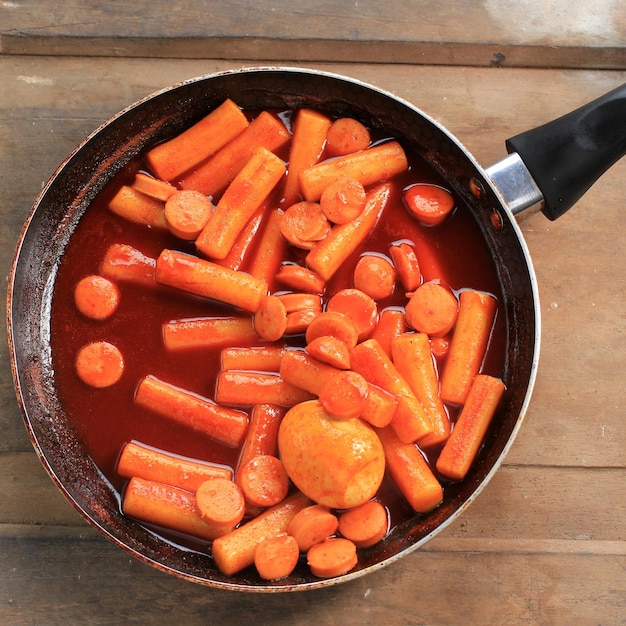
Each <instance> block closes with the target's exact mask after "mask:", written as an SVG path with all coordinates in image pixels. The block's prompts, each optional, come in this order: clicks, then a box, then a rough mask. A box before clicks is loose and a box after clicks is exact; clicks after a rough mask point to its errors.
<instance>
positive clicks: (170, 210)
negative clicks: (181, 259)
mask: <svg viewBox="0 0 626 626" xmlns="http://www.w3.org/2000/svg"><path fill="white" fill-rule="evenodd" d="M212 211H213V203H212V202H211V201H210V200H209V199H208V198H207V197H206V196H205V195H203V194H201V193H200V192H199V191H196V190H195V189H182V190H178V191H175V192H174V193H173V194H172V195H171V196H170V197H169V198H168V199H167V202H166V203H165V221H166V222H167V227H168V228H169V229H170V231H171V232H172V234H173V235H175V236H176V237H179V238H180V239H185V240H187V241H193V240H194V239H196V237H197V236H198V235H199V234H200V233H201V232H202V229H203V228H204V226H205V224H206V223H207V221H208V220H209V217H211V213H212Z"/></svg>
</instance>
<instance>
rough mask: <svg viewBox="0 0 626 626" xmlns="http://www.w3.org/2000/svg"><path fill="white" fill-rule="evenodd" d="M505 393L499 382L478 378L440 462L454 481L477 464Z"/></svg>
mask: <svg viewBox="0 0 626 626" xmlns="http://www.w3.org/2000/svg"><path fill="white" fill-rule="evenodd" d="M503 393H504V383H503V382H502V381H501V380H500V379H499V378H494V377H493V376H488V375H486V374H478V376H476V378H474V382H473V383H472V386H471V388H470V392H469V394H468V396H467V400H466V402H465V404H464V405H463V409H462V410H461V414H460V415H459V418H458V419H457V422H456V424H455V426H454V429H453V431H452V434H451V435H450V437H449V439H448V441H447V442H446V444H445V445H444V447H443V449H442V450H441V454H440V455H439V458H438V459H437V470H438V471H439V472H441V473H442V474H443V475H444V476H446V477H447V478H450V479H452V480H462V479H463V478H465V476H466V475H467V472H468V471H469V468H470V466H471V465H472V463H473V462H474V459H475V458H476V455H477V454H478V450H479V448H480V445H481V444H482V442H483V439H484V437H485V433H486V432H487V428H488V427H489V424H490V423H491V420H492V419H493V416H494V414H495V412H496V409H497V407H498V403H499V402H500V398H501V397H502V394H503Z"/></svg>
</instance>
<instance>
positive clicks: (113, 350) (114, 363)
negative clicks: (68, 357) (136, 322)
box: [76, 341, 124, 388]
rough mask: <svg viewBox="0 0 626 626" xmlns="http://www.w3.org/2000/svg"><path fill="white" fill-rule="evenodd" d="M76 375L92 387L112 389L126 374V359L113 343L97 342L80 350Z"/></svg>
mask: <svg viewBox="0 0 626 626" xmlns="http://www.w3.org/2000/svg"><path fill="white" fill-rule="evenodd" d="M76 373H77V374H78V377H79V378H80V379H81V380H82V381H83V382H84V383H86V384H87V385H89V386H91V387H97V388H103V387H110V386H111V385H114V384H115V383H116V382H118V381H119V379H120V378H121V377H122V374H123V373H124V358H123V357H122V353H121V352H120V351H119V349H118V348H117V347H116V346H114V345H113V344H112V343H109V342H108V341H95V342H93V343H90V344H87V345H86V346H84V347H83V348H81V349H80V350H79V352H78V355H77V356H76Z"/></svg>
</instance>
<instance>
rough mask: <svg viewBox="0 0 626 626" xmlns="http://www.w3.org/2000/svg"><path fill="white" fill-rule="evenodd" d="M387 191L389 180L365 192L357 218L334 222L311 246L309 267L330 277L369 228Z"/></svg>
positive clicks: (388, 189)
mask: <svg viewBox="0 0 626 626" xmlns="http://www.w3.org/2000/svg"><path fill="white" fill-rule="evenodd" d="M390 193H391V185H389V184H388V183H383V184H381V185H379V186H377V187H375V188H374V189H372V190H371V191H370V192H369V193H368V194H367V198H366V202H365V208H364V209H363V211H362V212H361V214H360V215H359V216H358V217H357V218H356V219H354V220H352V221H351V222H347V223H346V224H340V225H336V226H334V227H333V228H332V229H331V230H330V232H329V233H328V235H326V237H324V239H322V240H321V241H319V242H318V243H317V244H315V246H313V248H312V249H311V251H310V252H309V254H307V257H306V262H307V265H308V266H309V268H310V269H312V270H313V271H314V272H315V273H316V274H318V275H319V276H320V277H321V278H322V279H323V280H325V281H327V280H329V279H330V277H331V276H333V274H334V273H335V272H336V271H337V270H338V269H339V268H340V267H341V266H342V265H343V264H344V263H345V262H346V260H347V259H348V257H349V256H350V255H351V254H352V253H353V252H354V251H355V250H356V249H357V248H358V247H359V245H361V244H362V243H363V241H365V239H366V238H367V236H368V235H369V234H370V233H371V232H372V230H373V228H374V226H376V223H377V222H378V218H379V217H380V215H381V213H382V211H383V209H384V208H385V206H386V205H387V200H388V199H389V195H390Z"/></svg>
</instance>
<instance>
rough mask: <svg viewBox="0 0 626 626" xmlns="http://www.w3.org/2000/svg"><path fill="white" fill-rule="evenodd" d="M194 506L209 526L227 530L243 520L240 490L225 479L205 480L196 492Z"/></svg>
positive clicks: (242, 502)
mask: <svg viewBox="0 0 626 626" xmlns="http://www.w3.org/2000/svg"><path fill="white" fill-rule="evenodd" d="M196 506H197V507H198V511H199V513H200V516H201V517H202V519H204V520H206V521H207V522H209V524H215V525H217V526H223V527H224V528H229V529H230V528H234V527H235V526H236V525H237V524H238V523H239V522H240V521H241V520H242V519H243V516H244V513H245V510H246V507H245V501H244V498H243V493H242V492H241V489H239V487H238V486H237V485H236V484H235V483H234V482H233V481H232V480H228V479H227V478H211V479H209V480H205V481H204V482H203V483H202V484H201V485H200V486H199V487H198V489H197V490H196Z"/></svg>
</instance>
